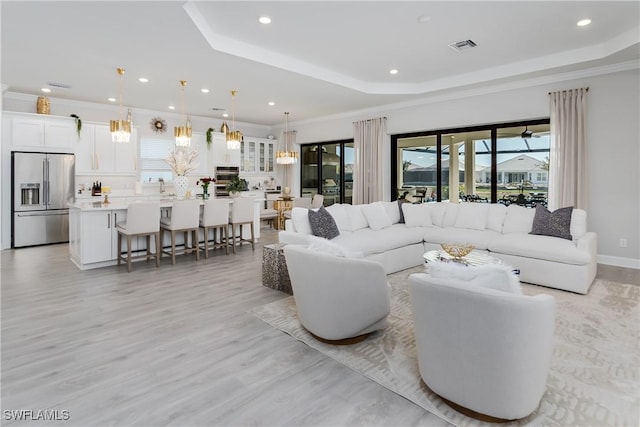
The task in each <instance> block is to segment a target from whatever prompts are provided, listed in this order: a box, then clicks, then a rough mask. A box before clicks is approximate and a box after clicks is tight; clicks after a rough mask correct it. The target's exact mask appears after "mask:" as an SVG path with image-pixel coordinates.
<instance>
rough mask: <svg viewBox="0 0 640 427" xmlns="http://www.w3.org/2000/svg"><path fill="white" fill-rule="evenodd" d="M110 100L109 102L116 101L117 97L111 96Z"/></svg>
mask: <svg viewBox="0 0 640 427" xmlns="http://www.w3.org/2000/svg"><path fill="white" fill-rule="evenodd" d="M108 101H109V102H116V99H115V98H109V99H108Z"/></svg>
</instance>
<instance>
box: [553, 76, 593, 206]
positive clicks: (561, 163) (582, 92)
mask: <svg viewBox="0 0 640 427" xmlns="http://www.w3.org/2000/svg"><path fill="white" fill-rule="evenodd" d="M588 90H589V88H579V89H571V90H563V91H559V92H551V93H549V101H550V111H551V153H550V156H549V157H550V162H549V202H548V203H549V209H550V210H554V209H558V208H562V207H565V206H573V207H575V208H580V209H586V208H587V139H586V129H587V124H586V120H587V92H588Z"/></svg>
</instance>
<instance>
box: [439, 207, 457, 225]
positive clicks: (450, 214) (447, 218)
mask: <svg viewBox="0 0 640 427" xmlns="http://www.w3.org/2000/svg"><path fill="white" fill-rule="evenodd" d="M443 205H445V206H446V209H445V211H444V216H443V217H442V225H441V227H453V226H454V225H455V224H456V219H457V218H458V208H459V207H460V205H459V204H458V203H443Z"/></svg>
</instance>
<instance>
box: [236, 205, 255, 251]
mask: <svg viewBox="0 0 640 427" xmlns="http://www.w3.org/2000/svg"><path fill="white" fill-rule="evenodd" d="M255 203H256V201H255V199H254V198H253V197H237V198H235V199H233V205H232V206H231V217H230V219H229V225H230V226H231V236H232V239H233V240H232V242H233V243H232V245H233V253H234V254H235V253H236V225H239V226H240V240H239V241H238V244H240V245H241V244H242V242H250V243H251V250H254V251H255V250H256V248H255V230H254V222H253V220H254V218H253V216H254V215H253V211H254V205H255ZM244 225H249V227H251V240H249V239H245V238H243V237H242V231H243V226H244Z"/></svg>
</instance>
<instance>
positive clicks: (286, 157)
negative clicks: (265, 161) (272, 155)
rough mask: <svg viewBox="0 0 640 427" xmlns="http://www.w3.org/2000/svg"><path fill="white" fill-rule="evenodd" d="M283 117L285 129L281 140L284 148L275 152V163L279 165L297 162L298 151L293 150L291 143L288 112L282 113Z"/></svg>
mask: <svg viewBox="0 0 640 427" xmlns="http://www.w3.org/2000/svg"><path fill="white" fill-rule="evenodd" d="M284 118H285V125H284V128H285V131H284V134H283V135H282V140H283V141H282V142H283V144H282V145H283V147H284V150H278V151H277V152H276V163H278V164H280V165H292V164H294V163H298V152H297V151H293V147H292V145H293V144H292V143H291V139H292V138H291V133H290V132H289V112H285V113H284Z"/></svg>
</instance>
